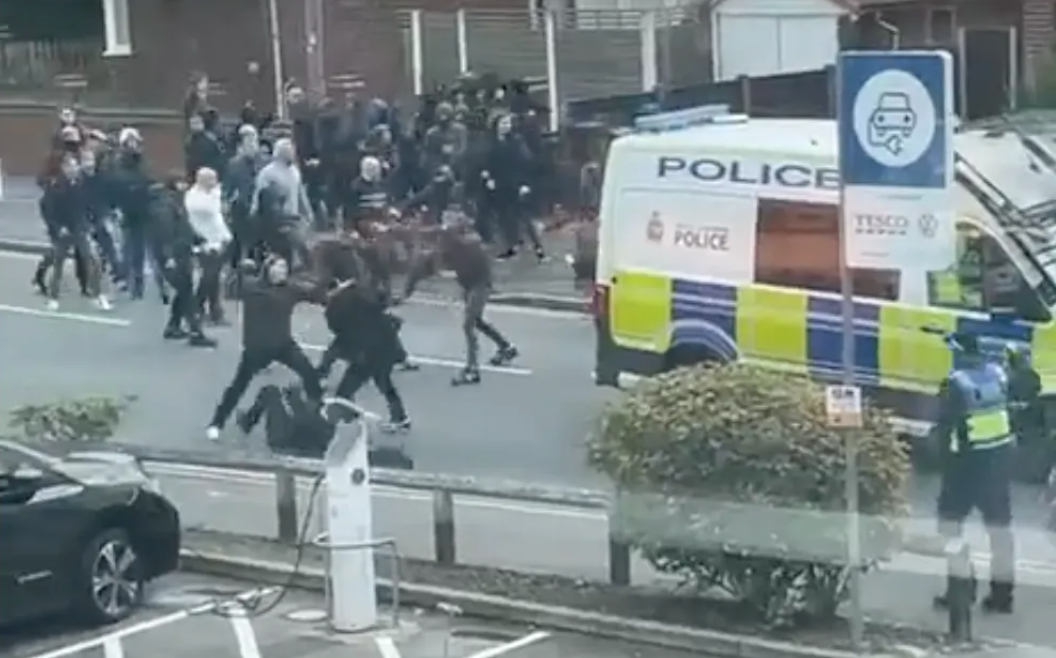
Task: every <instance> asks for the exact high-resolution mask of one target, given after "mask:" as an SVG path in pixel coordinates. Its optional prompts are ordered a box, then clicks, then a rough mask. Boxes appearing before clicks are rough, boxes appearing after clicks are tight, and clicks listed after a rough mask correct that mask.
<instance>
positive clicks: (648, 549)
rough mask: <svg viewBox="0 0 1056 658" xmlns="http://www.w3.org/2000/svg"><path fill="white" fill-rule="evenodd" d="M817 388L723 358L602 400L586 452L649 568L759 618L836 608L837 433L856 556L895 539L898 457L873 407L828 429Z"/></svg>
mask: <svg viewBox="0 0 1056 658" xmlns="http://www.w3.org/2000/svg"><path fill="white" fill-rule="evenodd" d="M824 407H825V402H824V390H823V388H822V387H821V386H820V385H818V384H817V383H814V382H812V381H810V380H808V379H806V378H805V377H800V376H796V375H790V374H786V373H782V372H778V371H774V370H768V369H763V368H759V367H756V366H750V365H745V364H741V363H734V364H729V365H703V366H695V367H692V368H683V369H678V370H675V371H672V372H669V373H666V374H663V375H660V376H658V377H655V378H652V379H650V380H647V381H646V382H644V383H643V384H641V385H640V386H639V387H637V388H636V389H634V390H633V391H632V392H630V393H629V394H628V395H627V396H626V397H624V398H623V399H622V400H620V401H619V402H617V403H615V404H613V405H611V406H610V407H608V408H607V409H606V410H605V411H604V412H603V413H602V415H601V417H600V418H599V421H598V426H597V430H596V431H595V432H594V433H593V434H592V435H591V437H590V439H589V441H588V459H589V462H590V464H591V465H592V466H593V467H594V468H595V469H597V470H599V471H600V472H602V473H604V474H606V475H608V476H609V477H610V478H611V479H612V480H613V481H614V483H615V484H616V485H617V490H618V492H619V493H618V496H617V504H616V509H615V510H614V515H613V516H614V518H613V522H614V524H615V532H616V533H617V534H618V535H620V536H622V539H623V540H624V541H627V542H628V543H629V544H630V545H631V546H632V547H634V548H636V549H637V550H639V551H640V552H641V553H642V555H643V556H644V557H645V558H646V559H647V560H648V561H649V562H650V563H651V564H652V565H653V567H654V568H656V569H657V570H659V571H661V572H664V573H670V574H675V575H679V576H681V577H682V578H683V579H684V581H686V582H687V583H688V584H691V585H693V586H695V587H697V588H698V589H699V591H703V590H705V589H711V588H714V587H720V588H723V589H725V590H726V591H727V592H729V593H730V594H732V595H733V596H734V597H736V598H737V599H738V600H739V601H740V602H741V604H742V606H743V607H744V608H745V609H746V610H747V611H748V612H750V613H751V615H752V616H754V617H755V618H757V619H758V620H760V621H762V622H764V623H765V624H767V625H769V626H772V627H777V626H788V625H792V624H794V623H796V622H797V621H803V620H805V619H807V618H810V619H818V618H824V617H831V616H833V615H835V614H836V608H837V606H838V605H839V603H840V601H841V600H842V599H843V597H844V596H845V589H846V588H845V584H846V580H847V578H846V577H847V574H848V569H847V562H848V561H847V557H846V554H847V553H846V551H847V548H846V547H847V532H846V528H847V515H846V514H845V513H844V511H845V509H846V499H845V490H844V487H845V466H846V453H845V440H847V439H848V437H849V438H850V439H853V440H854V441H856V443H857V445H858V450H859V460H858V463H859V474H860V475H859V477H860V489H859V498H860V509H861V513H862V542H861V544H862V547H863V551H864V556H863V557H864V565H865V566H866V567H871V566H873V565H875V563H876V561H877V560H878V559H880V558H881V557H884V556H886V555H889V554H890V553H891V552H892V551H893V550H894V549H895V548H896V547H897V545H898V541H899V533H898V523H897V521H898V519H899V517H901V516H902V515H903V514H904V512H905V510H906V498H905V495H904V493H905V487H906V482H907V478H908V474H909V470H910V466H909V458H908V455H907V453H906V450H905V448H904V446H903V445H902V444H901V442H900V441H899V439H898V438H897V436H896V435H895V433H894V432H893V431H892V429H891V426H890V423H889V420H888V419H889V414H887V413H886V412H884V411H883V410H880V409H876V408H871V409H867V410H866V414H865V418H864V423H863V424H864V428H863V429H861V430H850V431H845V432H840V431H836V430H833V429H832V428H830V427H828V425H827V422H826V416H825V408H824Z"/></svg>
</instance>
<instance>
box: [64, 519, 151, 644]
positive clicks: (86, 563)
mask: <svg viewBox="0 0 1056 658" xmlns="http://www.w3.org/2000/svg"><path fill="white" fill-rule="evenodd" d="M142 574H143V571H142V569H141V564H140V560H139V556H138V555H137V554H136V549H135V548H134V547H133V546H132V541H131V540H130V539H129V537H128V533H127V532H125V531H124V530H121V529H117V528H111V529H108V530H104V531H102V532H100V533H99V534H97V535H95V536H94V537H92V539H91V541H89V542H88V544H87V546H85V549H84V553H83V554H82V557H81V572H80V574H79V578H78V583H77V597H78V600H77V608H78V611H79V612H80V613H81V614H82V615H83V616H84V617H86V618H87V619H88V620H89V621H91V622H92V623H96V624H112V623H114V622H118V621H121V620H122V619H125V618H127V617H128V616H129V615H131V614H132V613H133V612H134V611H135V609H136V608H137V607H138V606H139V604H140V601H141V600H142V597H143V575H142Z"/></svg>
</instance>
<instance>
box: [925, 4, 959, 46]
mask: <svg viewBox="0 0 1056 658" xmlns="http://www.w3.org/2000/svg"><path fill="white" fill-rule="evenodd" d="M956 27H957V21H956V16H954V13H953V9H950V8H932V9H929V10H928V25H927V31H928V34H927V40H928V45H937V46H948V45H950V44H952V43H954V41H955V38H956V35H955V32H956Z"/></svg>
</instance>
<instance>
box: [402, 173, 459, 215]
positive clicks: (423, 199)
mask: <svg viewBox="0 0 1056 658" xmlns="http://www.w3.org/2000/svg"><path fill="white" fill-rule="evenodd" d="M456 191H457V185H456V183H455V174H454V172H453V171H451V167H448V166H447V165H441V166H439V167H437V168H436V171H435V172H434V173H433V178H432V180H430V181H429V183H428V184H427V185H426V186H425V187H423V188H422V189H421V190H419V191H418V192H417V193H416V194H413V195H411V196H410V197H408V198H407V199H405V200H404V201H403V202H401V203H399V204H397V205H396V210H397V211H399V212H400V213H401V214H403V213H404V212H407V211H415V210H417V209H419V208H422V209H424V212H423V213H422V215H421V216H422V218H423V219H425V221H426V223H427V224H431V225H433V226H439V225H440V224H441V222H442V220H443V217H444V212H446V211H447V210H448V209H449V208H450V207H451V206H452V205H453V204H455V203H457V202H459V201H460V199H459V198H458V195H457V194H456Z"/></svg>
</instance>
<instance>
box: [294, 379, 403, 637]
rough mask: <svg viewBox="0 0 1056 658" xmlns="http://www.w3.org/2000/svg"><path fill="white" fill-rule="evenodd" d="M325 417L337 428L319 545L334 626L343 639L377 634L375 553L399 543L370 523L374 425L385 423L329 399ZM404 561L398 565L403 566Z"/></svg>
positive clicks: (328, 465) (330, 453)
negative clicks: (380, 535) (324, 555)
mask: <svg viewBox="0 0 1056 658" xmlns="http://www.w3.org/2000/svg"><path fill="white" fill-rule="evenodd" d="M320 413H321V414H322V415H323V418H325V419H326V420H327V421H329V422H332V423H334V424H335V426H336V430H337V431H336V432H335V434H334V439H333V441H331V443H330V446H329V447H328V448H327V451H326V454H325V455H324V457H323V464H324V467H325V469H326V475H325V485H326V486H325V490H324V491H325V498H324V500H325V505H324V506H323V508H322V509H323V510H324V514H325V520H324V523H323V527H325V528H326V532H325V533H324V534H322V535H320V536H319V537H317V538H316V540H315V543H316V545H318V546H320V547H322V548H324V549H326V552H327V595H328V607H329V614H330V625H331V627H332V628H333V630H334V631H336V632H338V633H360V632H364V631H371V630H376V629H377V628H378V598H377V589H376V585H377V582H376V581H377V578H376V576H375V573H374V548H376V547H381V546H390V547H391V548H392V551H393V552H394V553H395V551H396V548H395V541H393V540H391V539H389V540H386V539H382V540H378V539H375V537H374V532H373V519H372V518H371V514H372V512H371V482H370V461H369V458H368V455H369V450H370V425H371V423H375V422H377V421H378V420H380V417H379V416H378V415H377V414H374V413H372V412H370V411H368V410H367V409H364V408H363V407H360V406H359V405H357V404H355V403H354V402H351V401H349V400H345V399H342V398H327V399H326V400H324V401H323V406H322V409H321V410H320ZM398 562H399V560H398V559H396V560H394V563H395V564H398ZM393 580H394V582H393V586H394V587H393V591H394V592H396V594H394V596H393V599H394V600H393V602H392V603H393V620H394V622H396V621H398V620H397V619H396V614H398V613H397V611H398V609H399V600H398V599H399V594H398V592H399V579H398V575H397V576H395V577H394V579H393Z"/></svg>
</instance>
